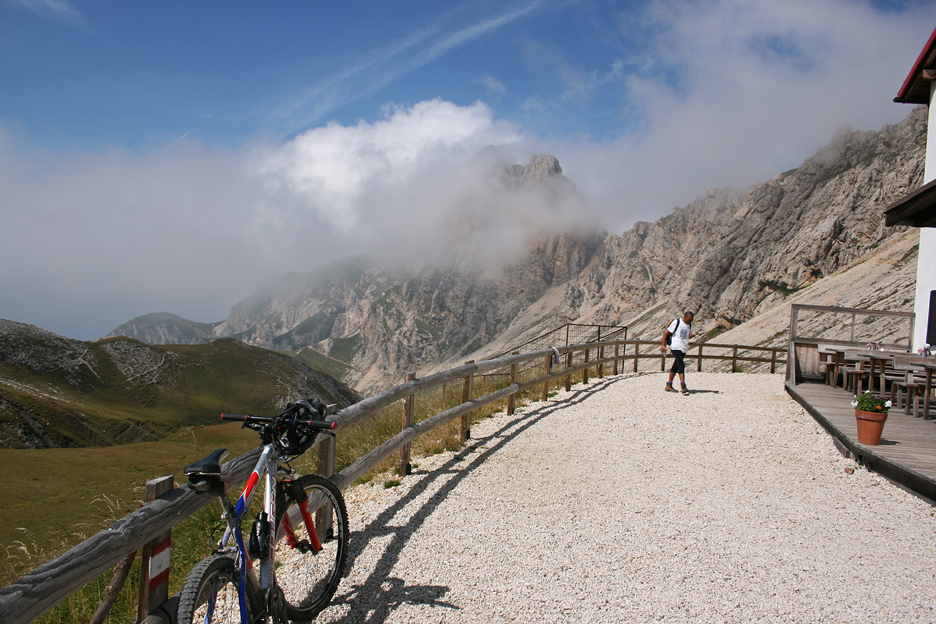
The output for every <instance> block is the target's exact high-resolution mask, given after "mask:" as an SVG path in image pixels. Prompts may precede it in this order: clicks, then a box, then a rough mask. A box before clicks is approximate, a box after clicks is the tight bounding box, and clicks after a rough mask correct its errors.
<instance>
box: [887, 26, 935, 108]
mask: <svg viewBox="0 0 936 624" xmlns="http://www.w3.org/2000/svg"><path fill="white" fill-rule="evenodd" d="M934 45H936V28H934V29H933V34H931V35H930V38H929V41H927V42H926V45H925V46H924V47H923V51H922V52H920V56H919V57H917V60H916V63H914V64H913V69H911V70H910V74H909V75H908V76H907V79H906V80H904V83H903V86H901V87H900V91H899V92H898V93H897V97H896V98H894V101H895V102H903V101H905V99H906V98H907V92H908V91H910V86H911V84H912V83H913V81H914V80H915V79H916V77H917V75H918V74H919V73H920V71H921V70H922V69H923V63H924V62H925V59H926V57H927V56H928V55H929V53H930V52H931V51H932V50H933V46H934Z"/></svg>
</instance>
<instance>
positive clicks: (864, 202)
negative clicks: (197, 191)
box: [213, 107, 926, 390]
mask: <svg viewBox="0 0 936 624" xmlns="http://www.w3.org/2000/svg"><path fill="white" fill-rule="evenodd" d="M925 135H926V109H925V107H919V108H917V109H915V110H913V111H912V112H911V113H910V115H909V116H908V117H907V118H906V119H904V120H903V121H902V122H900V123H899V124H894V125H889V126H885V127H884V128H883V129H881V130H880V131H877V132H874V131H859V132H855V131H851V130H850V129H848V128H842V129H840V130H839V131H838V132H837V133H836V134H835V136H834V138H833V140H832V141H831V142H830V144H829V145H827V146H826V147H824V148H823V149H821V150H819V152H817V153H816V154H815V155H814V156H812V157H811V158H809V159H807V160H806V161H804V162H803V163H802V165H801V166H799V167H798V168H796V169H793V170H790V171H787V172H784V173H781V174H779V175H777V176H775V177H774V178H773V179H771V180H769V181H767V182H764V183H762V184H758V185H755V186H753V187H751V188H748V189H744V190H737V189H726V188H723V189H713V190H711V191H709V192H707V193H706V194H705V195H702V196H700V197H698V198H696V199H695V200H694V201H692V202H690V203H689V204H688V205H686V206H684V207H681V208H676V209H675V210H674V211H673V213H672V214H669V215H667V216H665V217H663V218H661V219H659V220H657V221H655V222H653V223H643V222H642V223H637V224H635V225H634V226H633V227H632V228H631V229H630V230H628V231H627V232H624V233H623V234H621V235H616V234H613V233H608V232H594V231H591V232H590V231H582V230H573V229H571V228H569V227H568V225H569V223H568V222H563V224H564V228H563V231H564V233H561V234H556V233H551V232H548V231H545V230H542V229H536V228H532V227H531V228H529V229H528V230H527V232H529V233H528V234H527V236H526V237H525V239H524V242H523V245H520V246H518V247H519V249H521V250H522V253H519V254H516V255H514V256H510V257H501V258H498V262H489V263H484V262H478V261H477V260H475V258H477V256H476V255H472V254H470V253H467V252H465V253H463V251H464V250H465V249H467V248H468V247H471V246H474V247H475V248H476V247H477V245H478V240H477V239H474V240H472V238H471V235H472V233H476V232H479V231H480V232H484V233H485V236H486V237H487V236H491V234H492V232H496V231H497V230H498V223H499V222H498V221H497V219H498V218H499V217H501V216H502V215H500V214H498V213H499V212H505V210H506V209H505V208H504V207H503V206H502V207H500V208H499V209H498V210H493V211H492V210H487V211H485V210H483V209H479V208H478V206H481V208H483V207H484V203H483V202H476V203H475V204H474V205H470V206H469V207H468V209H467V210H466V213H465V214H466V216H465V220H464V223H463V227H462V228H460V229H459V230H458V232H460V235H461V236H462V237H463V238H462V239H457V238H456V239H453V240H451V241H449V242H450V244H449V245H448V247H450V248H451V250H452V253H450V254H449V255H448V256H447V257H445V258H444V259H443V260H441V261H437V262H435V263H433V264H431V265H425V266H422V267H419V268H408V269H406V268H393V269H391V268H387V267H385V266H383V265H382V263H378V262H376V261H375V260H373V259H370V258H365V257H357V258H353V259H349V260H346V261H343V262H339V263H336V264H333V265H331V266H328V267H325V268H323V269H320V270H318V271H314V272H311V273H305V274H299V273H295V274H290V275H287V276H284V277H283V278H281V279H279V280H277V281H275V282H273V283H271V284H269V285H267V286H266V287H264V288H263V289H261V290H260V291H258V292H257V293H255V294H254V295H251V296H250V297H248V298H247V299H245V300H244V301H242V302H240V303H239V304H237V305H236V306H234V308H233V309H232V310H231V314H230V315H229V317H228V318H227V319H226V320H225V321H224V322H222V323H220V324H219V325H217V326H216V327H214V329H213V333H214V335H215V336H218V337H220V336H227V337H234V338H238V339H240V340H243V341H245V342H247V343H248V344H252V345H257V346H263V347H266V348H273V349H290V350H293V349H308V350H312V351H314V352H315V353H317V354H319V355H321V356H325V357H328V358H332V359H333V360H337V361H340V362H342V363H344V364H346V365H347V366H348V368H347V369H346V372H345V374H344V376H343V379H344V380H345V381H347V382H348V383H352V384H353V385H354V386H355V387H357V388H359V389H362V390H367V389H374V388H377V387H380V386H386V385H387V384H390V383H398V382H399V381H400V378H401V376H402V374H403V373H404V372H405V371H410V370H411V371H415V372H418V373H420V372H422V373H424V372H426V371H429V370H433V369H437V368H440V367H445V366H448V365H451V364H458V363H461V362H463V361H464V360H467V359H477V358H480V357H484V356H487V355H491V354H493V353H498V352H503V351H504V350H506V349H508V348H510V346H511V345H514V344H518V343H520V342H522V341H523V340H526V339H528V338H531V337H534V336H536V335H538V334H540V333H543V332H544V331H546V330H549V329H552V328H553V327H555V326H558V325H561V324H563V323H566V322H578V323H602V324H615V325H622V324H623V325H627V326H628V327H629V332H628V335H629V336H630V337H648V336H649V337H653V338H656V337H657V336H658V334H659V332H660V327H661V326H662V325H663V324H664V323H665V322H666V321H667V320H668V319H669V318H671V317H672V316H673V315H674V314H678V313H679V312H681V311H683V310H684V309H692V310H694V311H696V316H697V318H698V319H699V320H700V321H701V323H700V325H701V326H702V327H703V328H704V330H705V331H707V332H708V334H709V335H714V334H716V333H718V332H721V331H726V330H730V329H732V328H734V327H737V326H739V325H741V324H742V323H744V322H745V321H747V320H749V319H751V318H753V317H754V316H756V315H757V314H759V313H760V312H763V311H766V310H770V309H772V308H774V307H776V306H777V305H780V304H782V303H783V302H784V301H786V300H787V299H788V298H790V297H791V296H793V295H795V294H796V293H797V292H799V291H801V290H803V289H806V288H808V287H810V286H811V285H813V284H817V283H818V282H820V281H821V280H823V279H825V278H826V277H828V276H830V275H833V274H835V273H836V272H838V271H840V270H842V269H844V268H845V267H848V266H849V265H852V264H855V263H856V262H860V260H861V259H862V258H863V257H864V256H865V255H867V254H869V253H870V252H872V251H874V250H875V249H876V248H878V247H879V246H881V245H883V244H885V243H887V242H888V241H889V240H890V239H892V238H893V237H897V236H903V235H905V234H906V230H905V229H904V228H885V227H884V225H883V218H882V214H883V209H884V208H885V207H886V206H887V205H888V204H889V203H891V202H892V201H894V200H896V199H898V198H899V197H901V196H902V195H904V194H906V193H907V192H909V191H911V190H913V189H915V188H917V187H918V186H919V185H920V183H921V181H922V175H923V165H924V139H925ZM498 175H499V179H500V180H501V183H502V186H503V187H504V188H505V189H508V190H509V191H510V192H517V193H527V192H529V190H530V189H533V190H535V191H536V192H537V193H538V194H535V195H533V197H534V199H536V201H537V202H538V203H536V204H535V205H533V206H532V207H531V204H530V203H526V204H525V205H526V206H527V212H526V213H525V214H526V215H527V216H529V215H531V214H532V217H533V218H532V219H531V220H530V221H529V222H530V223H543V222H547V221H550V220H551V219H550V217H551V215H553V214H557V215H558V214H563V210H562V208H556V206H565V207H568V206H570V205H571V206H575V207H576V208H575V209H574V210H573V211H572V212H573V213H574V212H575V211H576V210H582V211H585V210H587V207H584V203H583V202H581V200H580V198H578V196H577V192H576V190H575V187H574V185H573V184H572V183H571V182H570V181H569V180H567V179H566V178H565V177H564V176H563V175H562V169H561V167H560V166H559V163H558V161H557V160H556V159H555V158H553V157H544V156H540V157H534V159H532V160H531V162H530V163H529V164H528V165H527V166H525V167H520V166H502V167H501V168H500V170H499V174H498ZM517 197H519V195H518V196H517ZM526 197H527V199H528V198H529V196H526ZM509 204H510V202H509V201H508V202H505V206H506V205H509ZM531 210H532V211H533V212H532V213H531V212H530V211H531ZM510 216H511V215H508V217H510ZM536 217H539V218H536ZM583 219H584V217H583ZM482 238H484V237H482ZM466 241H467V243H466ZM913 249H914V250H915V247H914V248H913ZM884 279H887V278H886V277H885V278H884ZM882 288H884V289H886V288H887V286H886V285H883V286H882ZM894 305H897V303H896V302H894ZM902 305H906V302H904V303H903V304H902ZM781 330H782V327H781V328H780V329H778V330H776V331H781Z"/></svg>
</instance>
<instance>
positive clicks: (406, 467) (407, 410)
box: [398, 373, 416, 477]
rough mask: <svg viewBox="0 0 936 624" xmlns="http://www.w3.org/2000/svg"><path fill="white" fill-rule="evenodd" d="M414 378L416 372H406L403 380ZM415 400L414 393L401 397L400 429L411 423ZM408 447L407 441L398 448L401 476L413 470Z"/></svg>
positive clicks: (407, 380) (409, 446) (409, 445)
mask: <svg viewBox="0 0 936 624" xmlns="http://www.w3.org/2000/svg"><path fill="white" fill-rule="evenodd" d="M414 379H416V373H406V380H405V382H409V381H413V380H414ZM405 382H404V383H405ZM415 402H416V395H415V394H410V395H408V396H406V397H404V398H403V426H402V428H401V429H400V430H401V431H403V430H405V429H406V428H408V427H409V426H410V425H412V424H413V403H415ZM410 448H411V444H410V443H409V442H407V443H406V444H404V445H403V448H401V449H400V467H399V471H398V472H399V475H400V476H401V477H403V476H406V475H408V474H409V473H410V472H412V470H413V467H412V465H410Z"/></svg>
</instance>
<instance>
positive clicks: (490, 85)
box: [475, 74, 507, 95]
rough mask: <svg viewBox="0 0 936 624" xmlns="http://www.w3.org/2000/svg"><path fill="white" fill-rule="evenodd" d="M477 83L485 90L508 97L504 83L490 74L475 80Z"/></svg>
mask: <svg viewBox="0 0 936 624" xmlns="http://www.w3.org/2000/svg"><path fill="white" fill-rule="evenodd" d="M475 82H476V83H478V84H480V85H483V86H484V88H485V89H487V90H488V91H490V92H491V93H495V94H497V95H506V94H507V87H506V86H504V83H503V82H501V81H500V80H498V79H497V78H495V77H494V76H492V75H490V74H484V75H483V76H481V77H480V78H478V79H476V80H475Z"/></svg>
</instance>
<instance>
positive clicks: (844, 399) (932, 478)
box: [786, 383, 936, 501]
mask: <svg viewBox="0 0 936 624" xmlns="http://www.w3.org/2000/svg"><path fill="white" fill-rule="evenodd" d="M786 389H787V393H788V394H789V395H790V396H792V397H793V399H795V400H796V401H797V402H798V403H799V404H800V405H802V406H803V407H804V408H805V409H806V411H808V412H809V413H810V414H812V416H813V418H815V419H816V421H818V422H819V424H820V425H822V427H823V428H825V430H826V431H828V432H829V435H831V436H832V437H833V438H834V439H835V440H836V446H837V447H838V448H839V450H840V451H842V452H843V453H850V454H851V456H853V457H854V458H855V459H856V460H858V461H859V462H861V463H864V464H865V465H867V466H868V468H870V469H871V470H874V471H875V472H877V473H880V474H882V475H884V476H885V477H887V478H889V479H891V480H893V481H895V482H897V483H899V484H901V485H903V486H904V487H906V488H907V489H909V490H911V491H913V492H914V493H916V494H918V495H920V496H922V497H924V498H926V499H929V500H930V501H936V420H924V419H922V418H914V417H913V416H912V415H909V416H908V415H907V414H904V413H903V410H901V409H892V410H891V411H890V414H888V417H887V423H886V424H885V425H884V433H883V435H882V436H881V443H880V444H879V445H877V446H868V445H864V444H859V443H858V428H857V425H856V424H855V409H854V408H853V407H852V406H851V401H852V399H853V396H852V394H851V393H850V392H848V391H846V390H843V389H841V388H833V387H831V386H828V385H826V384H822V383H799V384H797V385H795V386H794V385H791V384H790V383H787V384H786Z"/></svg>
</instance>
